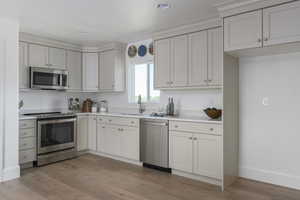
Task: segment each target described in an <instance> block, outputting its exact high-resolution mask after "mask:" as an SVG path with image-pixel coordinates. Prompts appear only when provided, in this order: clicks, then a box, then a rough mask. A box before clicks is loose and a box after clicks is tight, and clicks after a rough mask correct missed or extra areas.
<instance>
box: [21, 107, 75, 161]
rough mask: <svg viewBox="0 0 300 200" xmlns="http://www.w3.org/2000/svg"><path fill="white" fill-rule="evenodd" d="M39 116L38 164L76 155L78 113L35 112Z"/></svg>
mask: <svg viewBox="0 0 300 200" xmlns="http://www.w3.org/2000/svg"><path fill="white" fill-rule="evenodd" d="M27 115H36V116H37V166H41V165H45V164H49V163H52V162H57V161H60V160H65V159H69V158H73V157H75V156H76V142H77V132H76V126H77V125H76V115H75V114H73V113H60V112H52V113H35V114H27Z"/></svg>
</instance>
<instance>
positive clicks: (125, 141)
mask: <svg viewBox="0 0 300 200" xmlns="http://www.w3.org/2000/svg"><path fill="white" fill-rule="evenodd" d="M120 130H121V156H122V157H124V158H128V159H132V160H140V137H139V135H140V134H139V129H138V128H129V127H126V128H121V129H120Z"/></svg>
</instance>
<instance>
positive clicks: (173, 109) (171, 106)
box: [166, 97, 175, 116]
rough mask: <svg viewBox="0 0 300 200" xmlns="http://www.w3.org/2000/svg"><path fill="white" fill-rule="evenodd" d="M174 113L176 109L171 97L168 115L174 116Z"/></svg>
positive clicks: (167, 110)
mask: <svg viewBox="0 0 300 200" xmlns="http://www.w3.org/2000/svg"><path fill="white" fill-rule="evenodd" d="M174 111H175V108H174V100H173V97H169V99H168V104H167V108H166V115H169V116H174Z"/></svg>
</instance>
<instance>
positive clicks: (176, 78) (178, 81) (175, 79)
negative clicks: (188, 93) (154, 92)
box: [171, 35, 188, 87]
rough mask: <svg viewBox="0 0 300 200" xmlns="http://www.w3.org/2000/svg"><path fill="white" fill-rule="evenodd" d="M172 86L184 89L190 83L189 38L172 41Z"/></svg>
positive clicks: (182, 37) (177, 38)
mask: <svg viewBox="0 0 300 200" xmlns="http://www.w3.org/2000/svg"><path fill="white" fill-rule="evenodd" d="M171 51H172V55H171V86H172V87H183V86H187V83H188V36H187V35H183V36H178V37H174V38H172V39H171Z"/></svg>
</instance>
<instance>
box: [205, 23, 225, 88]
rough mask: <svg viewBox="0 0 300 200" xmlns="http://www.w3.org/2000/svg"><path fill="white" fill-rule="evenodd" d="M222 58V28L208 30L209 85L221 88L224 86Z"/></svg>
mask: <svg viewBox="0 0 300 200" xmlns="http://www.w3.org/2000/svg"><path fill="white" fill-rule="evenodd" d="M222 56H223V48H222V30H221V28H217V29H211V30H208V79H207V81H208V85H211V86H220V85H222V84H223V65H222V63H223V62H222Z"/></svg>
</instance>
